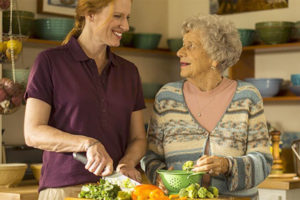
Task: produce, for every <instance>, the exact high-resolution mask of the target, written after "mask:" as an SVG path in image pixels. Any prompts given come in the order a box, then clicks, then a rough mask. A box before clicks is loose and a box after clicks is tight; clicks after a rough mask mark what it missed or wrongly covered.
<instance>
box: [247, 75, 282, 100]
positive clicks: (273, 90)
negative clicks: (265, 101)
mask: <svg viewBox="0 0 300 200" xmlns="http://www.w3.org/2000/svg"><path fill="white" fill-rule="evenodd" d="M245 81H247V82H249V83H252V84H253V85H254V86H255V87H256V88H257V89H258V90H259V92H260V94H261V96H262V97H273V96H275V95H277V94H278V92H279V90H280V86H281V83H282V81H283V79H281V78H246V79H245Z"/></svg>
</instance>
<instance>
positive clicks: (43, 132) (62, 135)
mask: <svg viewBox="0 0 300 200" xmlns="http://www.w3.org/2000/svg"><path fill="white" fill-rule="evenodd" d="M96 141H97V140H96V139H94V138H90V137H86V136H83V135H73V134H70V133H67V132H63V131H61V130H59V129H56V128H54V127H51V126H48V125H38V126H34V127H26V128H25V142H26V144H27V145H28V146H32V147H35V148H39V149H42V150H46V151H55V152H85V151H86V150H87V148H88V147H89V146H90V145H92V144H93V143H95V142H96Z"/></svg>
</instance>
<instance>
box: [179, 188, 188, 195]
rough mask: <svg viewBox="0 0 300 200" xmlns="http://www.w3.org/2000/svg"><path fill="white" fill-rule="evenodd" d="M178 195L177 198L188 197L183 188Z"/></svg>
mask: <svg viewBox="0 0 300 200" xmlns="http://www.w3.org/2000/svg"><path fill="white" fill-rule="evenodd" d="M178 194H179V197H188V196H189V192H188V191H186V189H185V188H182V189H181V190H180V191H179V193H178Z"/></svg>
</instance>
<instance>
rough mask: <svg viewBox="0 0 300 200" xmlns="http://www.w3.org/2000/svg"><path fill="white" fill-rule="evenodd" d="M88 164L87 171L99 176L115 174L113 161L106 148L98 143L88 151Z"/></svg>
mask: <svg viewBox="0 0 300 200" xmlns="http://www.w3.org/2000/svg"><path fill="white" fill-rule="evenodd" d="M86 157H87V160H88V162H87V164H86V165H85V169H87V170H89V171H90V172H92V173H94V174H95V175H97V176H108V175H110V174H111V173H112V172H113V160H112V159H111V157H110V156H109V155H108V153H107V152H106V150H105V147H104V146H103V145H102V144H101V143H100V142H97V143H95V144H94V145H92V146H90V147H89V148H88V149H87V151H86Z"/></svg>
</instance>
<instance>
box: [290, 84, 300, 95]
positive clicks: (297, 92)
mask: <svg viewBox="0 0 300 200" xmlns="http://www.w3.org/2000/svg"><path fill="white" fill-rule="evenodd" d="M290 90H291V92H292V93H294V94H295V95H296V96H300V85H292V86H290Z"/></svg>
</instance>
